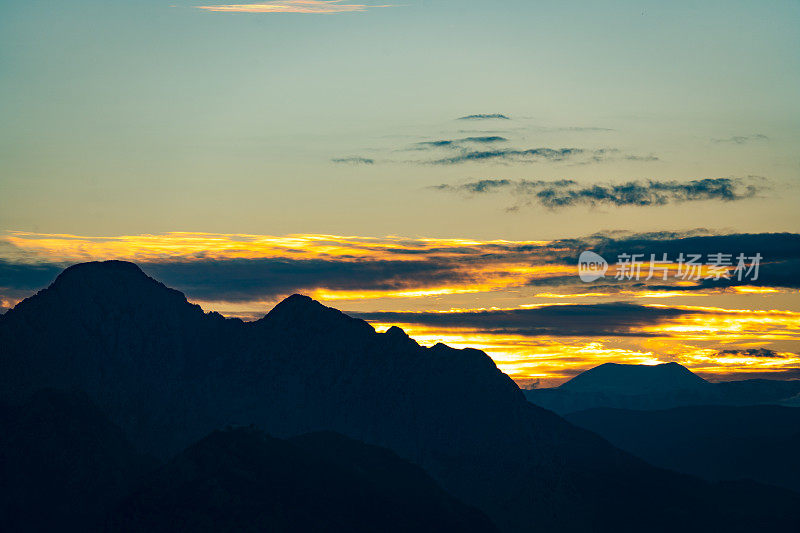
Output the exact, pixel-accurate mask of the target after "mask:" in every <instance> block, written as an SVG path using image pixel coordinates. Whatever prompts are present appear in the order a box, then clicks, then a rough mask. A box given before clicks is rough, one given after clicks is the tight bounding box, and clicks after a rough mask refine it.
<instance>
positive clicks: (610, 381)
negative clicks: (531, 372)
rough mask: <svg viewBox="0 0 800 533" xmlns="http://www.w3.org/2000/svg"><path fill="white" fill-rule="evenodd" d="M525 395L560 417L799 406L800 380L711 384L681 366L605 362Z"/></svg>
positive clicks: (756, 380)
mask: <svg viewBox="0 0 800 533" xmlns="http://www.w3.org/2000/svg"><path fill="white" fill-rule="evenodd" d="M524 394H525V397H526V398H527V399H528V400H529V401H530V402H531V403H534V404H536V405H539V406H541V407H544V408H545V409H550V410H552V411H555V412H557V413H559V414H562V415H563V414H568V413H575V412H578V411H585V410H588V409H595V408H617V409H639V410H655V409H670V408H673V407H681V406H689V405H756V404H785V405H794V404H795V402H796V397H797V395H798V394H800V380H790V381H780V380H769V379H749V380H742V381H727V382H721V383H709V382H707V381H705V380H704V379H703V378H701V377H700V376H698V375H696V374H694V373H692V372H691V371H690V370H689V369H688V368H686V367H684V366H681V365H679V364H678V363H664V364H659V365H624V364H616V363H605V364H602V365H600V366H597V367H594V368H592V369H589V370H587V371H585V372H582V373H581V374H578V375H577V376H575V377H574V378H572V379H571V380H569V381H567V382H566V383H564V384H562V385H561V386H559V387H554V388H542V389H530V390H525V391H524Z"/></svg>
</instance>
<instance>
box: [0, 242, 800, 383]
mask: <svg viewBox="0 0 800 533" xmlns="http://www.w3.org/2000/svg"><path fill="white" fill-rule="evenodd" d="M2 241H5V242H6V243H8V244H10V245H11V246H7V247H5V249H4V254H5V256H4V257H3V258H4V259H7V260H13V261H22V262H25V261H29V262H33V263H35V262H51V263H64V264H67V263H75V262H82V261H92V260H107V259H121V260H128V261H134V262H139V263H151V264H153V263H170V262H193V261H204V260H220V261H222V260H233V259H237V260H238V259H277V260H286V261H303V260H320V261H335V262H337V263H340V264H343V265H347V264H352V265H358V264H359V263H365V262H370V261H372V262H382V261H387V262H388V261H391V262H409V261H416V262H425V261H430V262H431V264H432V265H434V266H436V265H442V266H443V268H444V269H445V270H443V272H445V274H444V275H442V276H438V277H437V276H434V277H433V278H432V280H430V281H429V280H424V279H423V280H416V279H414V278H413V275H412V276H408V277H405V278H402V279H397V280H391V283H390V284H389V288H386V289H383V288H381V289H380V290H372V289H370V288H369V287H365V288H364V289H363V290H345V289H338V288H336V287H327V286H325V285H324V283H325V280H320V286H317V287H313V286H312V287H308V286H306V287H305V288H304V291H305V292H307V293H308V294H310V295H311V296H312V297H314V298H316V299H318V300H321V301H323V302H332V303H333V304H334V305H336V306H337V307H340V308H342V309H345V310H347V309H359V310H360V311H362V312H366V311H374V310H375V309H376V308H384V309H400V308H405V309H406V310H410V311H411V312H412V313H413V312H437V313H464V312H468V311H471V312H475V311H492V310H513V309H535V308H541V307H547V306H553V305H559V306H570V305H575V304H578V303H582V304H583V305H585V304H586V301H585V299H595V300H593V301H592V303H598V302H616V301H628V302H632V301H639V302H641V301H642V300H647V299H651V298H657V299H660V298H668V297H669V298H676V297H682V298H695V297H707V298H705V299H704V300H703V303H705V302H710V303H712V304H718V305H722V301H723V300H724V301H727V302H729V301H730V298H736V300H735V301H736V302H737V305H740V302H742V301H748V302H749V303H748V305H750V303H752V302H756V303H754V304H753V305H756V306H765V305H773V304H774V302H775V301H776V300H780V302H779V304H778V305H781V306H785V305H786V300H785V298H791V297H793V296H794V295H795V294H797V292H796V291H794V290H791V291H789V290H786V289H772V288H767V287H751V286H737V287H728V288H724V289H703V290H692V291H689V290H675V291H669V290H647V289H646V287H643V288H640V289H635V290H634V289H627V288H626V287H625V285H624V284H625V283H626V282H625V281H622V282H619V283H617V284H613V285H609V284H608V283H606V284H605V286H603V287H602V288H601V287H599V286H598V287H595V286H592V285H589V284H583V283H581V282H580V281H579V280H577V279H576V282H575V283H574V284H567V285H559V284H553V285H548V284H547V282H548V280H549V279H551V278H569V277H571V276H574V277H575V278H577V271H576V267H575V266H574V265H570V264H565V263H564V262H558V261H556V260H555V259H554V257H560V256H562V255H564V254H566V253H567V252H569V250H556V249H555V248H553V243H551V242H548V241H506V240H485V241H480V240H473V239H438V238H409V237H402V236H387V237H382V238H372V237H361V236H342V235H325V234H297V235H286V236H272V235H252V234H219V233H192V232H172V233H164V234H148V235H128V236H119V237H85V236H77V235H65V234H38V233H24V232H13V233H8V234H7V235H6V236H5V237H4V238H0V242H2ZM520 250H525V251H524V252H520ZM567 255H568V254H567ZM387 272H389V273H390V274H391V268H388V270H387ZM643 275H644V277H646V275H647V272H645V271H644V269H643ZM538 280H541V281H542V282H543V283H541V284H539V283H534V284H531V282H532V281H538ZM606 281H608V282H612V283H613V282H614V279H613V271H612V272H611V276H610V277H607V279H606ZM655 281H656V282H657V283H658V282H659V281H660V280H658V279H656V280H655ZM658 284H660V283H658ZM671 285H673V286H674V287H676V288H679V287H680V288H682V287H691V286H696V282H695V281H691V280H671ZM537 291H540V292H537ZM570 291H574V292H572V293H570ZM583 291H585V292H583ZM189 297H190V298H191V295H189ZM280 298H281V296H280V295H271V294H270V295H269V296H261V297H258V296H257V297H255V298H254V299H253V300H251V301H233V302H229V301H216V300H207V301H198V300H196V299H193V301H194V302H195V303H198V304H200V305H201V306H202V307H203V308H204V309H206V310H209V311H210V310H216V311H219V312H221V313H222V314H224V315H226V316H235V317H240V318H243V319H245V320H250V319H256V318H260V317H262V316H263V315H264V314H266V313H267V311H268V310H269V309H270V308H271V307H272V306H273V305H274V304H275V303H276V300H277V299H280ZM770 298H772V299H770ZM381 299H383V300H381ZM570 299H574V301H570ZM17 301H18V298H17V294H0V306H3V307H10V306H11V305H13V304H15V303H16V302H17ZM533 302H536V303H533ZM758 302H762V303H758ZM793 305H794V304H793ZM645 307H652V308H664V309H667V308H669V309H676V310H679V311H684V312H683V313H678V314H675V315H674V316H671V315H669V314H667V315H665V316H664V317H662V318H660V319H659V320H658V321H657V322H656V323H653V322H647V323H646V324H637V323H636V322H635V321H634V322H633V323H632V324H631V325H629V326H626V325H624V324H623V327H624V328H627V329H626V330H625V335H622V336H617V335H614V334H609V335H608V336H604V335H598V334H597V333H591V334H589V333H587V335H586V336H584V337H581V336H573V337H561V336H548V335H537V336H525V335H521V334H513V333H500V332H494V331H479V330H477V329H474V328H469V327H436V328H434V327H427V326H423V325H420V324H414V323H410V324H404V323H399V324H398V325H400V326H401V327H403V328H404V329H406V330H407V331H408V332H409V334H411V335H412V337H414V338H416V339H417V340H418V341H419V342H420V343H422V344H425V345H430V344H434V343H436V342H444V343H446V344H450V345H452V346H454V347H459V348H463V347H474V348H479V349H482V350H484V351H486V352H487V353H488V354H489V355H490V356H491V357H492V358H493V359H494V361H495V362H496V363H497V365H498V367H499V368H500V369H501V370H503V371H504V372H506V373H508V374H509V375H511V377H512V378H514V379H515V380H517V381H518V382H520V383H525V382H527V381H530V380H535V379H541V380H542V383H543V384H557V383H559V382H561V381H564V380H566V379H568V378H569V377H571V376H572V375H574V374H576V373H578V372H580V371H582V370H585V369H588V368H591V367H593V366H596V365H598V364H601V363H604V362H620V363H635V364H656V363H658V362H666V361H677V362H679V363H681V364H683V365H685V366H687V367H688V368H690V369H692V370H693V371H696V372H700V373H702V374H703V375H710V376H720V377H722V376H725V375H730V374H731V373H744V374H751V373H753V374H754V373H761V372H779V371H784V370H791V369H800V356H799V355H798V354H797V353H796V352H798V351H800V350H798V348H797V346H800V312H798V311H797V310H795V311H781V310H775V309H768V308H765V309H727V308H723V307H715V306H713V305H707V306H687V305H670V306H667V305H664V304H655V303H650V304H646V305H645ZM410 316H411V318H409V319H408V320H409V321H411V322H413V315H410ZM375 325H376V326H377V327H378V328H379V329H380V328H385V327H388V324H375ZM601 331H602V330H601ZM612 331H616V330H612ZM747 347H750V348H768V349H770V350H774V351H773V352H769V356H760V355H759V354H758V353H757V352H747V351H746V350H745V349H743V348H747ZM726 350H727V352H726Z"/></svg>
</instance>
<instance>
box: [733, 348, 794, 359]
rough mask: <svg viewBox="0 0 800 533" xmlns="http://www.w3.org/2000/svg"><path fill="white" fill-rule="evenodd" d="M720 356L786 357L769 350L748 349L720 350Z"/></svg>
mask: <svg viewBox="0 0 800 533" xmlns="http://www.w3.org/2000/svg"><path fill="white" fill-rule="evenodd" d="M718 354H719V355H722V356H727V355H734V356H742V357H766V358H773V357H784V356H783V355H781V354H780V353H778V352H776V351H775V350H770V349H769V348H747V349H739V350H720V351H719V352H718Z"/></svg>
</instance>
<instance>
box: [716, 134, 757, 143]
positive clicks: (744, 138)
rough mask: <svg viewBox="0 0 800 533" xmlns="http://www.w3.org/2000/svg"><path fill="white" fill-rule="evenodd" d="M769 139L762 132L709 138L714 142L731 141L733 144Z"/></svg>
mask: <svg viewBox="0 0 800 533" xmlns="http://www.w3.org/2000/svg"><path fill="white" fill-rule="evenodd" d="M767 139H769V137H767V136H766V135H764V134H761V133H754V134H752V135H734V136H733V137H728V138H727V139H711V140H712V141H713V142H715V143H733V144H747V143H749V142H753V141H766V140H767Z"/></svg>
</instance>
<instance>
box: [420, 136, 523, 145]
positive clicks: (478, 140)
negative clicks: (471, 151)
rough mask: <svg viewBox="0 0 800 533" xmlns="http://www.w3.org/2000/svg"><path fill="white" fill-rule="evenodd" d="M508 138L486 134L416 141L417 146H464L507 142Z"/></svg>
mask: <svg viewBox="0 0 800 533" xmlns="http://www.w3.org/2000/svg"><path fill="white" fill-rule="evenodd" d="M506 141H508V139H506V138H505V137H500V136H499V135H485V136H480V137H464V138H461V139H442V140H438V141H423V142H418V143H416V145H415V146H416V147H417V148H462V147H463V145H465V144H493V143H499V142H506Z"/></svg>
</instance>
